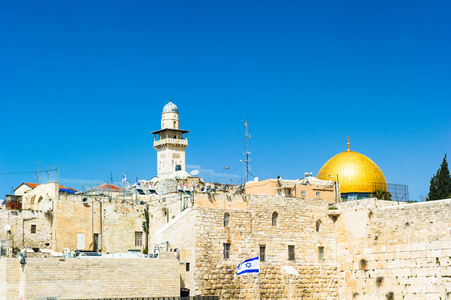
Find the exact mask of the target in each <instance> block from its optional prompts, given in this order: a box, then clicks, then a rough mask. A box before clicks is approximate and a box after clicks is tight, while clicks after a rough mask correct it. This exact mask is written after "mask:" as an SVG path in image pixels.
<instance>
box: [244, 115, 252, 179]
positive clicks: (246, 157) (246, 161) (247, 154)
mask: <svg viewBox="0 0 451 300" xmlns="http://www.w3.org/2000/svg"><path fill="white" fill-rule="evenodd" d="M244 126H246V135H245V136H246V149H245V151H246V152H245V153H244V170H245V171H244V180H245V181H244V184H246V182H248V180H249V161H250V155H251V152H250V151H249V138H250V136H249V132H248V128H247V121H244Z"/></svg>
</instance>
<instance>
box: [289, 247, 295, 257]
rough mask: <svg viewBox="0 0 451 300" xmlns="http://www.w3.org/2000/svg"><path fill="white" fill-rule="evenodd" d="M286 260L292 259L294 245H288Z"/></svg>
mask: <svg viewBox="0 0 451 300" xmlns="http://www.w3.org/2000/svg"><path fill="white" fill-rule="evenodd" d="M288 260H294V245H288Z"/></svg>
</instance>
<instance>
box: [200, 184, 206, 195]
mask: <svg viewBox="0 0 451 300" xmlns="http://www.w3.org/2000/svg"><path fill="white" fill-rule="evenodd" d="M200 191H201V193H202V194H205V192H206V191H207V189H206V188H205V187H204V186H203V187H202V188H201V189H200Z"/></svg>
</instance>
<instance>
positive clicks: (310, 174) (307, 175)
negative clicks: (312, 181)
mask: <svg viewBox="0 0 451 300" xmlns="http://www.w3.org/2000/svg"><path fill="white" fill-rule="evenodd" d="M312 174H313V173H312V172H305V173H304V177H310V176H312Z"/></svg>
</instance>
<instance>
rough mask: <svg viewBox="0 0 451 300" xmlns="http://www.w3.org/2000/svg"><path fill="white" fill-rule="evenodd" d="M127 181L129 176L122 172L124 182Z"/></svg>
mask: <svg viewBox="0 0 451 300" xmlns="http://www.w3.org/2000/svg"><path fill="white" fill-rule="evenodd" d="M126 181H127V176H125V173H122V182H126Z"/></svg>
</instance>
